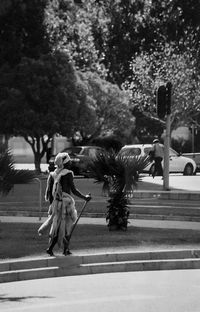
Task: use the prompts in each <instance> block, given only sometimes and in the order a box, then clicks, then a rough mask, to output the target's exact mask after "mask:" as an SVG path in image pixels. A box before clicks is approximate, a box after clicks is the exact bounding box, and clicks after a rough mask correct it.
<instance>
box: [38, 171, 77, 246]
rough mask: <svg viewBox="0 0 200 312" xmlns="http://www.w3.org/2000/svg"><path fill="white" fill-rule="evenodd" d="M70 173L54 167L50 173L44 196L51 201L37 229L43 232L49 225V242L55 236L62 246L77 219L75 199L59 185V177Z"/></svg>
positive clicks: (40, 232)
mask: <svg viewBox="0 0 200 312" xmlns="http://www.w3.org/2000/svg"><path fill="white" fill-rule="evenodd" d="M71 173H72V171H71V170H68V169H59V170H58V169H56V170H55V171H54V172H53V173H50V175H49V177H48V180H47V188H46V192H45V198H46V199H49V200H50V202H51V204H50V207H49V211H48V219H47V220H46V221H45V222H44V223H43V224H42V225H41V227H40V228H39V230H38V233H39V234H43V233H44V232H45V231H46V230H47V229H49V227H50V231H49V239H50V242H51V241H52V240H53V238H55V237H57V243H58V246H59V247H63V243H64V239H65V237H66V236H68V235H69V234H70V232H71V230H72V227H73V224H74V223H75V222H76V219H77V210H76V208H75V201H74V199H73V197H72V196H71V195H70V194H68V193H66V192H64V191H63V190H62V187H61V178H62V177H63V176H66V175H67V174H71ZM81 195H82V194H81Z"/></svg>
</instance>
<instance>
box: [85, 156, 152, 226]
mask: <svg viewBox="0 0 200 312" xmlns="http://www.w3.org/2000/svg"><path fill="white" fill-rule="evenodd" d="M149 162H150V160H149V156H131V155H126V156H123V155H120V154H118V155H117V154H116V153H115V152H114V151H110V152H104V153H99V154H98V155H97V156H96V158H95V159H94V160H92V161H91V163H90V165H89V170H90V176H91V177H92V178H94V179H95V182H96V183H102V184H103V186H102V189H103V191H104V192H107V193H108V195H109V197H110V198H109V200H108V206H107V208H108V211H107V215H106V221H107V222H108V227H109V230H124V231H125V230H127V226H128V218H129V209H128V194H129V192H130V191H132V190H133V189H134V188H136V187H137V182H138V179H139V173H140V172H142V171H143V169H144V168H145V167H146V166H147V165H148V164H149Z"/></svg>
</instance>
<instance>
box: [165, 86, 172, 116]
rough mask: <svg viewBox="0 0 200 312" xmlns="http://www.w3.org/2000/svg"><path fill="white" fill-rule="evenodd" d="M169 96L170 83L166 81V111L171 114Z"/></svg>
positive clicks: (170, 95) (170, 92) (170, 90)
mask: <svg viewBox="0 0 200 312" xmlns="http://www.w3.org/2000/svg"><path fill="white" fill-rule="evenodd" d="M171 98H172V83H171V82H167V84H166V113H167V115H169V114H171Z"/></svg>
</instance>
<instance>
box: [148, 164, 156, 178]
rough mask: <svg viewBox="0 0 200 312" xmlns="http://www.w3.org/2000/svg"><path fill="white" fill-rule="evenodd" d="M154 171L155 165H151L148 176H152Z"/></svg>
mask: <svg viewBox="0 0 200 312" xmlns="http://www.w3.org/2000/svg"><path fill="white" fill-rule="evenodd" d="M154 171H155V164H153V165H152V166H151V167H150V169H149V175H151V176H153V174H154Z"/></svg>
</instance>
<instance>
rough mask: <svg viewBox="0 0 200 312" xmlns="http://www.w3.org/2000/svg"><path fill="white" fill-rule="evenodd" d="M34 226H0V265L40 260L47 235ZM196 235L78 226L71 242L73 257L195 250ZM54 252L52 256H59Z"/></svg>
mask: <svg viewBox="0 0 200 312" xmlns="http://www.w3.org/2000/svg"><path fill="white" fill-rule="evenodd" d="M39 226H40V224H39V223H38V224H37V223H34V224H32V223H1V224H0V261H3V260H6V259H11V258H20V257H30V256H44V255H46V254H45V249H46V248H47V245H48V237H47V235H44V236H40V237H39V236H38V235H37V229H38V228H39ZM199 243H200V231H192V230H180V229H153V228H140V227H134V226H129V228H128V230H127V232H121V231H113V232H109V231H108V228H107V226H106V225H94V224H90V225H88V224H78V225H77V228H76V229H75V231H74V233H73V236H72V239H71V245H70V246H71V250H72V252H73V253H74V254H80V253H82V254H83V253H101V252H105V251H112V252H113V251H122V250H126V251H131V250H148V251H150V250H155V249H160V250H164V249H174V248H179V249H181V248H197V249H198V248H199ZM60 252H61V251H59V250H58V249H57V248H55V254H58V253H60Z"/></svg>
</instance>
